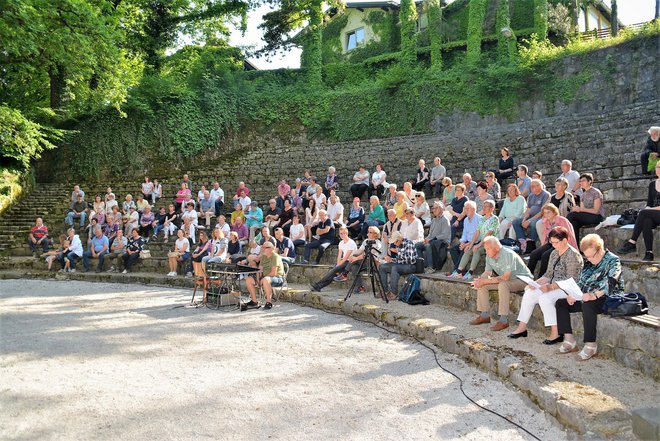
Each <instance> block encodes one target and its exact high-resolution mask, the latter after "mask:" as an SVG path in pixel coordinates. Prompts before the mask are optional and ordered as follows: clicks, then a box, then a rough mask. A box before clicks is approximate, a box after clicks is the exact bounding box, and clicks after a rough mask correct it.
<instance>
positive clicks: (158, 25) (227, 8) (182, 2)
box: [113, 0, 249, 72]
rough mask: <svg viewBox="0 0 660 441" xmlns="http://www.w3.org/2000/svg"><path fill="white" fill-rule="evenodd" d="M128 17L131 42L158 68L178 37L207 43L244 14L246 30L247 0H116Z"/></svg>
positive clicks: (221, 34) (225, 31) (243, 20)
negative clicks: (235, 18) (228, 23)
mask: <svg viewBox="0 0 660 441" xmlns="http://www.w3.org/2000/svg"><path fill="white" fill-rule="evenodd" d="M113 2H114V5H115V8H117V9H118V10H119V11H120V12H121V14H122V16H123V17H125V18H126V19H127V23H128V25H127V30H128V37H129V44H130V46H131V48H132V49H133V50H134V51H136V52H137V53H140V54H143V55H144V58H145V63H146V65H147V67H148V68H149V69H152V70H154V71H156V72H157V71H159V70H160V68H161V65H162V62H163V59H164V57H165V51H166V50H167V49H171V48H172V47H174V46H175V45H176V43H177V41H179V40H186V41H190V42H192V43H200V42H206V41H207V40H209V39H210V40H213V39H217V37H218V36H226V35H228V34H229V29H228V27H227V22H228V21H230V20H231V19H232V18H234V17H241V19H242V21H241V27H242V29H243V30H245V27H246V19H247V10H248V7H249V4H248V2H247V0H226V1H224V0H113Z"/></svg>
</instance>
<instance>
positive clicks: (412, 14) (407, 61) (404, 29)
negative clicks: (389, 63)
mask: <svg viewBox="0 0 660 441" xmlns="http://www.w3.org/2000/svg"><path fill="white" fill-rule="evenodd" d="M399 21H400V22H401V63H402V64H403V65H404V66H407V67H413V66H414V65H415V64H416V63H417V7H416V6H415V2H414V1H413V0H401V4H400V9H399Z"/></svg>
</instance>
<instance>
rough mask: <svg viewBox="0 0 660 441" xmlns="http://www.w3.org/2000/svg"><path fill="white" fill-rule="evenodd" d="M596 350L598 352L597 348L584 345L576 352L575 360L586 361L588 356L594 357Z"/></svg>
mask: <svg viewBox="0 0 660 441" xmlns="http://www.w3.org/2000/svg"><path fill="white" fill-rule="evenodd" d="M597 352H598V349H597V348H592V347H590V346H585V347H583V348H582V350H581V351H580V352H579V353H578V354H577V360H578V361H587V360H589V359H590V358H592V357H595V356H596V353H597Z"/></svg>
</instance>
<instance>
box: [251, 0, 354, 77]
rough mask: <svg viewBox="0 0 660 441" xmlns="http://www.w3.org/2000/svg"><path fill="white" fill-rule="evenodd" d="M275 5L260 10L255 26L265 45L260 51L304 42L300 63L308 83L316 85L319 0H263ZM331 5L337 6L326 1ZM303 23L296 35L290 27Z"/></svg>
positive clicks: (320, 30)
mask: <svg viewBox="0 0 660 441" xmlns="http://www.w3.org/2000/svg"><path fill="white" fill-rule="evenodd" d="M267 2H268V3H270V4H271V5H274V6H278V8H277V9H275V10H274V11H272V12H269V13H267V14H264V16H263V23H262V24H261V25H259V28H260V29H262V30H263V32H264V37H263V39H264V42H265V46H264V47H263V48H262V49H261V50H260V51H259V54H260V55H269V54H272V53H273V52H275V51H276V50H278V49H282V48H286V47H290V46H304V50H303V55H302V59H301V66H302V67H303V68H305V69H307V74H308V79H309V83H310V84H312V85H317V86H318V85H320V84H321V83H322V79H321V73H322V68H323V60H322V54H323V47H322V45H323V1H322V0H267ZM330 5H331V6H333V7H337V8H341V6H342V5H341V4H340V3H338V2H336V1H335V2H330ZM306 25H307V27H306V28H305V29H304V30H303V31H302V32H300V33H299V34H298V35H294V36H291V34H292V33H293V32H294V31H297V30H300V29H302V28H303V27H304V26H306Z"/></svg>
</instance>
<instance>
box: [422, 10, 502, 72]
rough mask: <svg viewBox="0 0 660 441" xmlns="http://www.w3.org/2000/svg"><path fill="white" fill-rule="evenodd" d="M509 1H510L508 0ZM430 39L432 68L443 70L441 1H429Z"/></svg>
mask: <svg viewBox="0 0 660 441" xmlns="http://www.w3.org/2000/svg"><path fill="white" fill-rule="evenodd" d="M507 1H508V0H507ZM427 6H428V11H429V12H428V14H429V37H430V39H431V66H432V67H433V68H435V69H438V70H439V69H442V49H441V46H442V35H441V34H440V30H441V27H442V8H441V7H440V0H428V5H427Z"/></svg>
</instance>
